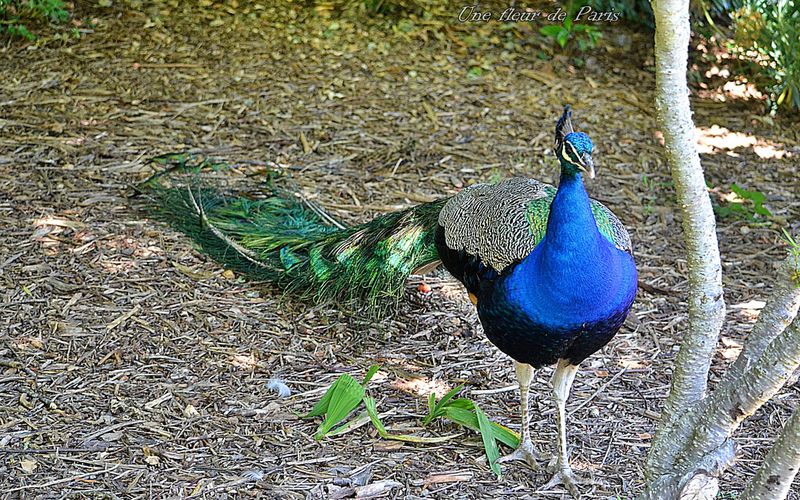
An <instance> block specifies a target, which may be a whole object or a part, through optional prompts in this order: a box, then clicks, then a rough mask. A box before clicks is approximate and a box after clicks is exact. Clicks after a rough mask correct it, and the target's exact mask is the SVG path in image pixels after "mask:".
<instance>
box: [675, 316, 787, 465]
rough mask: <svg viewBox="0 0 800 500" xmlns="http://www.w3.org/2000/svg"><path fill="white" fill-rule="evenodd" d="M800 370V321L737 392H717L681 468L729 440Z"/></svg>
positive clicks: (748, 373) (773, 345)
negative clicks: (741, 425)
mask: <svg viewBox="0 0 800 500" xmlns="http://www.w3.org/2000/svg"><path fill="white" fill-rule="evenodd" d="M798 367H800V318H795V320H794V321H793V322H792V324H791V325H789V327H788V328H787V329H786V330H784V331H783V333H781V334H780V335H778V336H777V337H775V338H774V339H773V340H772V342H770V343H769V346H767V348H766V349H765V350H764V352H763V353H762V354H761V356H759V358H758V359H757V360H756V361H755V362H754V363H753V365H752V367H751V368H750V369H749V370H747V371H746V372H745V373H744V374H743V375H742V376H741V377H739V379H738V381H737V383H736V390H732V391H714V394H713V395H712V396H711V397H710V398H709V400H708V404H707V405H704V408H703V410H704V411H703V412H702V413H701V414H700V416H699V417H698V418H697V422H701V423H702V424H701V425H697V426H696V427H695V431H694V433H693V434H692V436H691V438H690V439H689V442H690V445H689V446H687V447H686V449H685V450H684V451H683V452H681V457H682V460H681V462H680V463H678V464H676V466H677V467H678V468H683V467H687V466H689V467H690V466H691V464H693V463H694V462H696V461H698V460H700V459H701V458H702V457H703V456H704V455H706V454H707V453H709V452H710V451H713V450H714V449H716V448H718V447H719V446H721V445H722V444H723V443H724V442H725V441H726V440H728V439H729V438H730V436H731V434H733V432H734V431H735V430H736V429H737V428H738V427H739V425H740V424H741V423H742V421H743V420H744V419H746V418H747V417H749V416H750V415H752V414H753V413H755V411H756V410H758V409H759V408H761V406H762V405H763V404H764V403H766V402H767V401H769V400H770V398H772V396H774V395H775V394H776V393H777V392H778V391H779V390H780V389H781V388H782V387H783V386H784V385H785V384H786V381H787V380H788V379H789V377H791V376H792V374H793V373H794V371H795V370H796V369H797V368H798Z"/></svg>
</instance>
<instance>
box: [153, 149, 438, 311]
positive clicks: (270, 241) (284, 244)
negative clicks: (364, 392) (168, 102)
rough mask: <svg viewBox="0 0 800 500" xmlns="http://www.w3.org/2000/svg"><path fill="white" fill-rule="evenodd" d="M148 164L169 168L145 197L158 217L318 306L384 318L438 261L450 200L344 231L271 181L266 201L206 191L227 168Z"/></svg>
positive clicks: (253, 275) (195, 161) (214, 253)
mask: <svg viewBox="0 0 800 500" xmlns="http://www.w3.org/2000/svg"><path fill="white" fill-rule="evenodd" d="M151 161H152V162H153V163H155V164H159V165H162V166H164V169H163V170H162V171H161V172H159V173H157V174H155V175H153V176H152V177H151V178H149V179H148V180H146V181H144V182H143V183H142V184H140V185H139V186H138V191H140V192H142V193H144V194H146V195H148V196H149V197H150V198H151V199H152V200H153V201H154V204H153V207H152V213H153V214H154V215H155V216H156V218H158V219H161V220H163V221H165V222H167V223H169V224H171V225H172V226H173V227H174V228H176V229H177V230H179V231H181V232H183V233H185V234H186V235H188V236H189V237H190V238H192V239H193V240H194V241H195V242H196V243H197V244H198V245H199V246H200V248H201V249H202V251H203V252H204V253H206V254H208V255H209V256H210V257H212V258H213V259H214V260H216V261H218V262H219V263H221V264H223V265H224V266H226V267H228V268H230V269H233V270H236V271H238V272H240V273H242V274H244V275H245V276H247V277H248V278H250V279H255V280H263V281H268V282H271V283H275V284H277V285H278V286H280V287H281V288H283V289H285V290H286V291H288V292H290V293H293V294H296V295H299V296H300V297H302V298H309V299H311V300H313V301H314V302H315V303H320V302H326V301H331V302H338V303H340V304H342V303H345V304H348V303H349V304H354V305H356V304H357V305H366V306H367V308H368V309H369V310H370V311H371V312H372V313H376V314H381V313H383V312H386V311H388V310H389V309H390V308H391V307H393V306H396V304H397V302H398V300H399V299H400V297H401V296H402V294H403V290H404V288H405V282H406V280H407V278H408V277H409V275H410V274H412V272H414V271H415V270H417V269H420V268H424V267H425V266H428V265H431V264H434V263H436V262H437V261H438V260H439V257H438V255H437V253H436V247H435V243H434V233H435V230H436V226H437V219H438V216H439V212H440V211H441V208H442V206H443V205H444V204H445V202H446V201H447V199H446V198H445V199H442V200H437V201H434V202H432V203H427V204H423V205H418V206H415V207H412V208H409V209H406V210H402V211H398V212H392V213H389V214H386V215H383V216H380V217H377V218H375V219H373V220H372V221H370V222H367V223H366V224H362V225H359V226H354V227H344V226H342V225H341V224H337V223H336V222H335V221H333V220H332V219H331V218H330V217H329V216H327V215H326V214H325V213H324V212H322V211H321V210H320V209H319V208H317V207H316V206H315V205H313V204H312V203H310V202H307V201H305V200H303V199H301V198H299V197H298V196H296V195H294V193H292V192H290V191H288V190H286V189H279V188H276V187H274V186H272V185H271V184H272V183H271V182H270V183H269V184H268V186H267V189H268V190H271V192H268V196H267V197H261V198H258V197H249V196H241V195H228V194H227V193H223V192H222V191H220V190H219V189H217V188H213V187H208V186H205V185H204V181H201V176H200V174H201V173H202V172H203V171H205V170H212V169H219V168H220V167H224V165H220V164H214V163H211V162H209V161H206V160H202V159H200V158H197V157H194V156H192V155H187V154H169V155H163V156H159V157H157V158H154V159H153V160H151ZM262 196H263V194H262ZM337 226H338V227H337Z"/></svg>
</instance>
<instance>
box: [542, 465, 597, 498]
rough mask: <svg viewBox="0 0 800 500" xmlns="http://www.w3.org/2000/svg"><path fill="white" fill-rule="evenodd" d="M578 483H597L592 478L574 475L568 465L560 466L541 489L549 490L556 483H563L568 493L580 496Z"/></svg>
mask: <svg viewBox="0 0 800 500" xmlns="http://www.w3.org/2000/svg"><path fill="white" fill-rule="evenodd" d="M579 484H583V485H586V484H598V483H597V482H596V481H595V480H594V479H591V478H584V477H580V476H578V475H576V474H575V473H574V472H572V468H571V467H570V466H569V465H566V466H562V467H560V468H559V469H558V471H557V472H556V473H555V474H554V475H553V477H552V478H551V479H550V481H548V482H547V484H545V485H544V486H542V490H545V491H546V490H551V489H553V488H555V487H556V486H558V485H563V486H564V487H565V488H567V491H569V493H570V495H572V496H573V497H574V498H580V497H581V494H580V491H578V485H579Z"/></svg>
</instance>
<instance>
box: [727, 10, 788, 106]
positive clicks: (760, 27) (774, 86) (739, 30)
mask: <svg viewBox="0 0 800 500" xmlns="http://www.w3.org/2000/svg"><path fill="white" fill-rule="evenodd" d="M733 19H734V25H735V28H736V34H735V36H734V39H733V42H734V44H735V46H736V47H737V48H738V49H739V50H740V51H741V52H742V53H743V55H745V56H748V59H750V60H751V61H752V64H753V65H754V67H755V71H754V74H755V78H754V80H755V84H756V85H757V86H759V87H761V88H762V90H764V91H765V92H766V93H767V94H769V96H770V105H771V107H772V109H773V110H775V109H777V108H778V107H786V108H793V109H795V110H800V0H777V1H776V0H746V1H745V5H744V6H743V7H742V8H740V9H739V10H737V11H736V12H735V13H734V14H733Z"/></svg>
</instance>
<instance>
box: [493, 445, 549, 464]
mask: <svg viewBox="0 0 800 500" xmlns="http://www.w3.org/2000/svg"><path fill="white" fill-rule="evenodd" d="M514 460H522V461H525V462H526V463H527V464H528V465H529V466H530V467H531V469H533V470H539V469H540V468H541V466H540V465H539V462H541V461H542V458H541V457H540V456H539V452H538V451H536V448H535V447H534V446H533V443H532V442H531V440H530V439H526V440H523V441H521V442H520V443H519V446H517V449H516V450H514V451H513V452H511V453H509V454H508V455H506V456H504V457H500V458H498V459H497V462H498V463H502V462H512V461H514Z"/></svg>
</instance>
